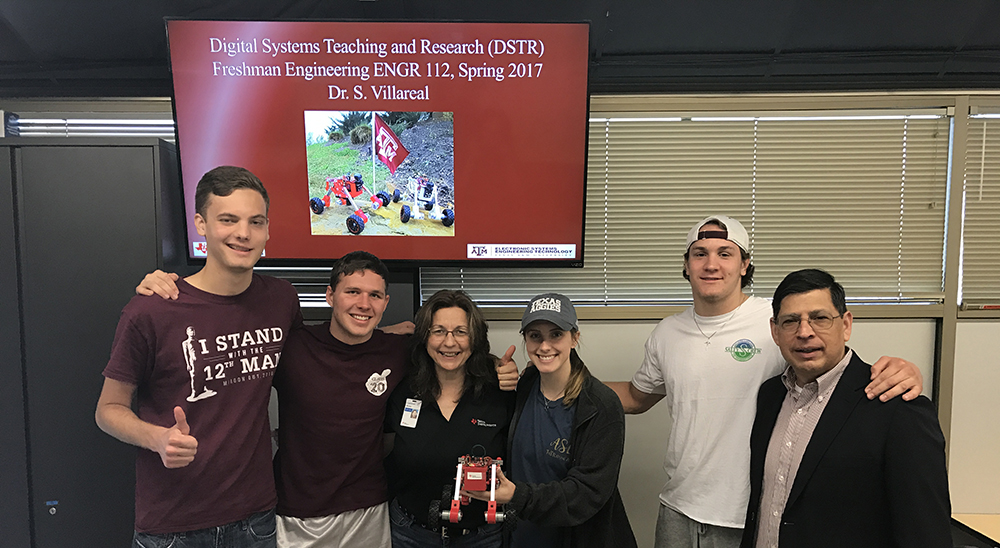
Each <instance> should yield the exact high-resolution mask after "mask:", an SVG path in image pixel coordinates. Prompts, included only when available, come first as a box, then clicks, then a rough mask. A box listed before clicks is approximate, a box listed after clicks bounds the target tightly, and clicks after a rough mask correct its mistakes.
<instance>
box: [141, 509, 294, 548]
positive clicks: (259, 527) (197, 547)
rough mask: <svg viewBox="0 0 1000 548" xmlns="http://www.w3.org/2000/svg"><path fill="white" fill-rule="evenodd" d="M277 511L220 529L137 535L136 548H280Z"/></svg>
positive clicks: (257, 515) (221, 526)
mask: <svg viewBox="0 0 1000 548" xmlns="http://www.w3.org/2000/svg"><path fill="white" fill-rule="evenodd" d="M275 527H276V526H275V523H274V509H271V510H265V511H263V512H258V513H256V514H253V515H252V516H250V517H248V518H247V519H244V520H240V521H234V522H232V523H227V524H225V525H220V526H218V527H209V528H208V529H198V530H196V531H185V532H183V533H166V534H163V535H151V534H148V533H140V532H138V531H136V533H135V535H133V536H132V548H276V546H277V542H276V540H275V539H276V538H277V534H276V532H275Z"/></svg>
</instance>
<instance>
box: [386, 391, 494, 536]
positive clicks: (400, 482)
mask: <svg viewBox="0 0 1000 548" xmlns="http://www.w3.org/2000/svg"><path fill="white" fill-rule="evenodd" d="M411 398H412V399H419V398H414V396H413V392H412V390H411V389H410V383H409V379H404V380H403V382H401V383H400V384H399V386H397V387H396V390H394V391H393V393H392V396H391V397H390V398H389V404H388V408H387V409H386V414H385V421H386V423H385V427H386V432H393V433H395V434H396V441H395V443H394V445H393V448H392V452H391V453H390V454H389V456H388V457H386V461H385V462H386V472H387V475H388V477H389V491H390V496H395V497H396V499H397V500H398V501H399V504H400V506H402V507H403V509H405V510H406V511H407V512H409V513H410V514H411V515H413V516H414V517H415V518H416V519H417V521H418V522H420V523H421V524H424V525H427V524H428V516H429V512H430V506H431V502H432V501H441V500H442V499H443V502H442V503H440V504H439V508H440V509H441V510H447V509H448V508H450V505H451V496H452V494H453V493H454V490H455V471H456V466H457V465H458V457H461V456H464V455H472V456H488V457H494V458H495V457H501V458H503V459H504V462H505V463H506V458H507V455H506V454H505V452H506V448H507V430H508V427H509V425H510V418H511V415H512V414H513V411H514V392H502V391H501V390H500V389H499V388H498V387H495V386H493V387H487V388H486V389H485V390H484V391H483V393H482V394H481V396H480V397H479V398H474V397H473V396H472V394H471V392H466V393H465V394H463V395H462V399H461V400H460V401H459V402H458V406H456V407H455V410H454V411H453V412H452V414H451V420H445V418H444V416H443V415H442V414H441V410H440V409H438V406H437V402H436V401H435V400H434V399H432V398H424V399H423V400H422V401H421V403H420V411H419V413H418V416H417V418H416V424H415V425H414V427H412V428H411V427H408V426H403V425H402V424H401V423H403V422H404V407H406V400H407V399H411ZM406 418H407V420H406V422H407V423H409V424H412V420H413V419H412V411H409V412H407V413H406ZM485 511H486V503H485V502H483V501H476V500H473V501H472V502H471V503H470V504H469V505H467V506H462V514H463V517H462V521H461V522H460V523H459V524H458V525H456V526H457V527H462V528H465V529H472V528H474V527H478V526H480V525H482V524H483V523H485V521H486V520H485V518H484V516H483V512H485ZM445 521H447V520H445Z"/></svg>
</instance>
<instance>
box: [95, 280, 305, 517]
mask: <svg viewBox="0 0 1000 548" xmlns="http://www.w3.org/2000/svg"><path fill="white" fill-rule="evenodd" d="M177 287H178V289H179V290H180V297H179V298H178V299H177V300H176V301H171V300H164V299H162V298H160V297H156V296H154V297H141V296H137V297H134V298H133V299H132V300H131V301H130V302H129V304H128V305H126V306H125V309H124V310H123V311H122V316H121V319H120V320H119V322H118V330H117V332H116V333H115V341H114V344H113V345H112V348H111V360H110V361H109V362H108V366H107V367H106V368H105V369H104V376H105V377H108V378H109V379H114V380H117V381H121V382H125V383H129V384H133V385H136V387H137V390H136V398H137V403H138V410H137V414H138V416H139V418H140V419H142V420H144V421H146V422H149V423H152V424H156V425H160V426H164V427H170V426H173V425H174V423H175V421H174V411H173V409H174V407H175V406H178V405H179V406H180V407H181V408H183V409H184V413H185V414H186V415H187V422H188V424H189V425H190V427H191V435H192V436H194V437H195V438H196V439H197V440H198V454H197V455H196V456H195V459H194V461H193V462H192V463H191V464H189V465H188V466H185V467H183V468H176V469H167V468H165V467H164V466H163V462H162V461H161V460H160V456H159V455H158V454H157V453H155V452H153V451H147V450H145V449H140V450H139V451H138V453H137V456H136V464H135V475H136V481H135V483H136V485H135V529H136V530H137V531H139V532H144V533H154V534H162V533H175V532H182V531H191V530H195V529H203V528H206V527H215V526H218V525H223V524H226V523H231V522H233V521H238V520H241V519H244V518H246V517H248V516H249V515H251V514H253V513H255V512H260V511H262V510H267V509H269V508H271V507H273V506H274V504H275V490H274V479H273V475H272V473H271V442H270V435H269V423H268V417H267V402H268V399H269V398H270V393H271V380H272V378H273V375H274V371H275V368H276V365H277V363H278V358H279V357H280V356H281V350H282V346H283V345H284V344H285V340H286V338H287V337H288V333H289V332H290V331H291V330H292V328H293V327H297V326H299V325H301V323H302V316H301V313H300V312H299V302H298V296H297V294H296V292H295V289H294V288H293V287H292V286H291V284H289V283H288V282H286V281H283V280H278V279H275V278H270V277H267V276H259V275H256V274H255V275H254V276H253V281H252V282H251V283H250V287H248V288H247V290H246V291H244V292H243V293H241V294H239V295H235V296H220V295H213V294H211V293H206V292H204V291H201V290H198V289H196V288H194V287H193V286H191V285H190V284H188V283H187V282H184V281H183V280H181V281H178V282H177Z"/></svg>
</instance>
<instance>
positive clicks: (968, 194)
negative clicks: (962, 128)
mask: <svg viewBox="0 0 1000 548" xmlns="http://www.w3.org/2000/svg"><path fill="white" fill-rule="evenodd" d="M962 194H963V206H964V208H963V211H964V222H963V231H962V299H961V301H962V304H963V305H965V306H972V307H979V306H983V305H997V304H1000V251H998V242H1000V225H998V224H997V223H998V221H1000V114H980V115H974V116H970V117H969V134H968V142H967V143H966V161H965V181H964V185H963V193H962Z"/></svg>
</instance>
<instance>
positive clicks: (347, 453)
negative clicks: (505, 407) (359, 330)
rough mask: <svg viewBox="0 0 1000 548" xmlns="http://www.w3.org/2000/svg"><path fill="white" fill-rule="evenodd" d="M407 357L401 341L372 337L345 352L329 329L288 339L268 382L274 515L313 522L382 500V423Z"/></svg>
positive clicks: (311, 328) (310, 330)
mask: <svg viewBox="0 0 1000 548" xmlns="http://www.w3.org/2000/svg"><path fill="white" fill-rule="evenodd" d="M408 355H409V337H407V336H404V335H390V334H387V333H383V332H382V331H375V332H374V333H373V334H372V337H371V339H369V340H368V341H366V342H364V343H361V344H356V345H350V344H345V343H343V342H340V341H338V340H337V339H335V338H334V337H333V336H332V335H331V334H330V323H329V322H327V323H324V324H321V325H312V326H306V327H304V328H302V329H296V330H295V331H293V332H292V333H291V334H290V335H289V337H288V342H287V343H286V344H285V351H284V353H283V354H282V355H281V367H280V368H279V369H278V371H277V373H275V377H274V387H275V388H276V389H277V390H278V423H279V426H278V453H277V455H276V456H275V458H274V475H275V481H276V482H277V488H278V514H280V515H283V516H292V517H297V518H311V517H320V516H328V515H332V514H339V513H342V512H347V511H350V510H357V509H359V508H368V507H371V506H374V505H376V504H381V503H383V502H385V501H386V498H387V495H386V479H385V469H384V467H383V465H382V430H383V429H382V423H383V420H384V418H385V406H386V402H387V401H388V399H389V394H390V393H392V390H393V388H395V387H396V385H397V384H399V382H400V381H401V380H403V377H404V376H405V375H406V371H405V369H406V368H407V365H408V361H407V360H408Z"/></svg>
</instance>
